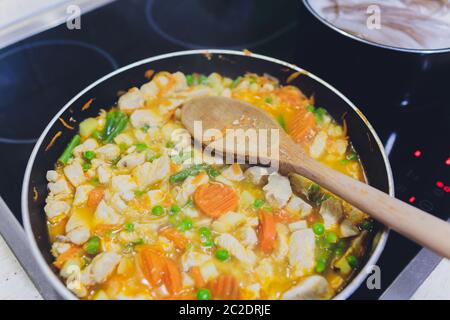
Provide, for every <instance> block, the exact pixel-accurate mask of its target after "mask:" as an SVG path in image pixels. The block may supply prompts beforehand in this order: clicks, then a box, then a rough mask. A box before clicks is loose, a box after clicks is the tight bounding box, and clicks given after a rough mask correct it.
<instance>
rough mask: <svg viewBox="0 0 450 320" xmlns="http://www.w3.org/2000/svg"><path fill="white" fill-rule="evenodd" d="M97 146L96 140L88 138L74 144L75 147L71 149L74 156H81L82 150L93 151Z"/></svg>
mask: <svg viewBox="0 0 450 320" xmlns="http://www.w3.org/2000/svg"><path fill="white" fill-rule="evenodd" d="M97 148H98V142H97V140H95V139H92V138H89V139H87V140H86V141H84V142H83V143H82V144H79V145H78V146H76V147H75V149H73V155H74V156H76V157H82V156H83V153H84V152H86V151H95V150H96V149H97Z"/></svg>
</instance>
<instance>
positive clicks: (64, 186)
mask: <svg viewBox="0 0 450 320" xmlns="http://www.w3.org/2000/svg"><path fill="white" fill-rule="evenodd" d="M47 187H48V190H50V193H51V194H52V195H64V194H70V193H71V190H70V187H69V184H68V183H67V181H66V180H65V179H64V178H62V177H61V178H59V179H58V180H57V181H55V182H49V183H48V185H47Z"/></svg>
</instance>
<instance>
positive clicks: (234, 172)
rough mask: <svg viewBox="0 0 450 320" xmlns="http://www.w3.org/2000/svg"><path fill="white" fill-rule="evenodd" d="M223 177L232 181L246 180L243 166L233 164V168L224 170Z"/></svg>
mask: <svg viewBox="0 0 450 320" xmlns="http://www.w3.org/2000/svg"><path fill="white" fill-rule="evenodd" d="M222 176H223V177H224V178H225V179H227V180H230V181H241V180H244V173H243V172H242V169H241V166H240V165H239V164H238V163H235V164H232V165H231V166H229V167H228V168H226V169H225V170H223V171H222Z"/></svg>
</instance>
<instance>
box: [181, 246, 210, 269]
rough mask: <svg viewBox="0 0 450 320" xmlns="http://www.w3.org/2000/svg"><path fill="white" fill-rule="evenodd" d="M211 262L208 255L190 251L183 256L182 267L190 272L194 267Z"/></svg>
mask: <svg viewBox="0 0 450 320" xmlns="http://www.w3.org/2000/svg"><path fill="white" fill-rule="evenodd" d="M210 260H211V257H210V256H209V255H207V254H204V253H199V252H195V251H192V250H189V251H186V252H185V253H184V254H183V255H182V256H181V266H182V268H183V271H185V272H188V271H189V270H190V269H191V268H192V267H197V266H201V265H203V264H205V263H206V262H208V261H210Z"/></svg>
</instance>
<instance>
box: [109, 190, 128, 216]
mask: <svg viewBox="0 0 450 320" xmlns="http://www.w3.org/2000/svg"><path fill="white" fill-rule="evenodd" d="M111 206H112V207H113V208H114V209H115V210H116V211H118V212H124V211H125V210H126V209H127V208H128V205H127V204H126V203H125V201H124V200H123V199H122V197H121V196H120V194H119V193H116V194H114V195H113V196H112V198H111Z"/></svg>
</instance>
